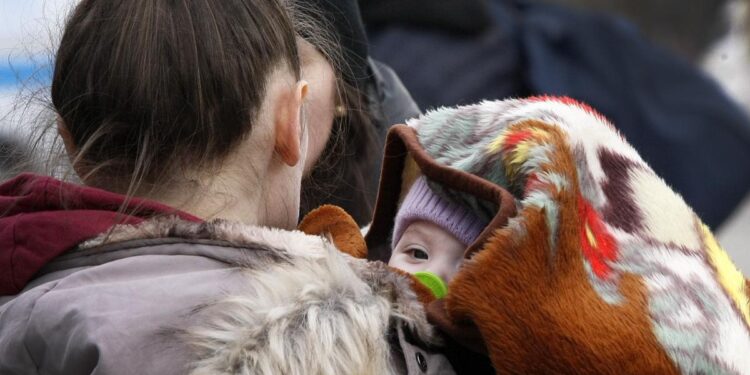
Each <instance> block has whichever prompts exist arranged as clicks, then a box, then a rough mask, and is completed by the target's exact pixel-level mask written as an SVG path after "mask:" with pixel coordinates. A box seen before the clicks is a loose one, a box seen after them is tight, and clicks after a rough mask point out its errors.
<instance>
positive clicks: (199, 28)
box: [52, 0, 306, 216]
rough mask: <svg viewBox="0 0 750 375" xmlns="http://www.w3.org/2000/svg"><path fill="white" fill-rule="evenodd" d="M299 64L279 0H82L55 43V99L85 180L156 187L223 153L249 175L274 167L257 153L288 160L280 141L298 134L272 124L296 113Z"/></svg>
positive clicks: (200, 173)
mask: <svg viewBox="0 0 750 375" xmlns="http://www.w3.org/2000/svg"><path fill="white" fill-rule="evenodd" d="M300 71H301V68H300V62H299V56H298V48H297V42H296V38H295V32H294V26H293V23H292V21H291V18H290V17H289V14H288V12H287V10H286V9H285V8H284V7H283V5H282V4H281V3H279V2H277V1H269V0H244V1H225V0H213V1H174V0H84V1H82V2H81V3H80V4H79V5H78V6H77V8H76V9H75V10H74V12H73V14H72V15H71V17H70V19H69V20H68V22H67V25H66V28H65V31H64V34H63V37H62V40H61V43H60V47H59V50H58V53H57V56H56V61H55V71H54V77H53V82H52V101H53V105H54V108H55V110H56V111H57V113H58V116H59V120H60V121H59V123H60V125H61V126H60V127H61V130H62V133H63V135H64V137H63V138H65V140H66V146H69V147H67V148H68V150H69V151H71V152H72V153H73V155H71V157H72V158H73V159H74V168H75V169H76V172H77V173H78V174H79V175H80V177H81V178H82V180H83V181H84V182H86V183H88V184H93V185H97V186H100V187H103V188H106V189H109V190H114V191H118V192H123V193H124V192H128V193H136V194H142V193H141V192H143V191H146V190H147V191H149V192H154V191H157V192H156V193H154V194H156V195H159V194H161V193H163V192H159V190H168V189H170V188H171V187H172V186H173V185H172V184H173V183H183V185H184V183H188V184H189V183H190V182H196V181H201V180H202V178H203V177H206V176H209V177H210V176H211V175H212V174H218V173H219V171H222V170H223V169H222V168H224V167H225V166H227V162H228V160H231V161H232V162H239V163H240V164H241V163H243V162H244V163H249V164H251V165H246V170H245V171H244V173H246V174H247V176H248V177H249V176H253V175H254V177H255V178H256V179H259V178H264V177H268V176H267V173H269V172H274V171H273V170H270V169H273V168H274V166H273V165H270V164H269V165H265V164H263V160H262V159H263V158H264V157H267V158H268V159H269V160H271V159H273V160H279V161H281V164H284V163H285V162H286V164H291V163H290V160H292V159H293V157H290V155H283V150H281V151H282V152H281V153H279V151H280V150H279V149H278V146H279V145H281V147H282V148H284V147H286V148H290V147H291V148H293V147H292V146H294V145H293V143H294V142H292V141H289V140H284V139H279V137H280V134H281V133H284V131H281V132H279V131H278V130H279V129H277V128H275V127H271V125H274V124H275V123H276V122H279V121H287V122H288V123H291V122H293V120H295V119H294V117H297V120H300V119H299V113H296V114H295V113H293V112H292V111H290V110H289V108H291V107H290V106H293V105H294V104H295V103H294V102H295V100H297V99H299V98H295V95H296V96H300V95H301V96H304V93H305V92H306V88H305V87H303V86H304V85H295V82H297V80H298V79H299V78H300ZM295 92H296V93H297V94H294V93H295ZM297 104H300V105H301V103H297ZM284 105H286V107H284ZM287 107H289V108H287ZM279 116H281V117H284V118H283V119H279ZM300 121H301V120H300ZM298 122H299V121H298ZM269 124H270V125H269ZM266 125H268V126H266ZM264 126H265V127H266V129H263V127H264ZM274 126H275V125H274ZM290 131H291V130H290ZM290 134H291V133H290ZM295 134H297V138H298V142H297V143H298V144H299V145H300V146H304V142H300V141H303V139H302V138H303V137H301V135H302V132H300V131H299V130H298V131H297V133H295ZM240 151H241V154H238V152H240ZM303 151H304V150H303ZM296 152H297V154H299V153H300V150H297V151H296ZM292 153H294V152H292ZM249 154H251V155H249ZM272 154H273V155H272ZM272 156H273V157H272ZM292 156H293V155H292ZM297 156H299V155H297ZM302 156H303V157H302V163H296V162H295V163H293V164H294V166H295V167H296V166H297V164H304V155H302ZM243 158H244V159H243ZM285 158H287V159H288V160H284V159H285ZM256 159H257V160H256ZM269 163H270V162H269ZM277 164H278V163H277ZM230 167H231V168H235V169H236V168H237V167H238V166H237V165H232V166H230ZM297 169H300V170H301V167H298V168H297ZM239 172H240V173H236V175H237V176H242V174H243V173H242V172H243V171H239ZM292 174H294V173H292ZM300 174H301V172H300ZM237 176H235V177H237ZM237 178H240V179H241V178H242V177H237ZM300 178H301V177H300ZM251 182H252V179H248V180H247V181H231V182H229V181H221V183H223V184H230V185H231V184H234V185H241V184H242V183H251ZM290 183H291V184H292V185H294V184H296V185H297V188H296V191H297V193H296V195H297V196H298V195H299V187H298V185H299V181H296V182H294V181H290ZM211 184H213V182H212V183H211ZM209 185H210V184H209ZM146 187H147V189H146ZM248 188H251V187H248ZM254 188H257V187H254ZM144 189H145V190H144ZM256 190H257V189H256ZM290 190H295V189H294V188H293V186H292V188H291V189H290ZM290 194H293V192H290ZM286 198H288V197H285V198H282V197H280V198H279V199H286ZM293 203H294V202H291V203H290V202H285V204H287V205H290V204H291V205H293ZM295 210H296V208H295ZM295 216H296V214H295Z"/></svg>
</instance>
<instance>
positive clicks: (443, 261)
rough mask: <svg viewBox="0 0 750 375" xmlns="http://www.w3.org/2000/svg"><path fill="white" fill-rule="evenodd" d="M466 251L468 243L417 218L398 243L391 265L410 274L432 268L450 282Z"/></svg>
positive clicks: (431, 270) (389, 263) (431, 269)
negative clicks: (463, 242)
mask: <svg viewBox="0 0 750 375" xmlns="http://www.w3.org/2000/svg"><path fill="white" fill-rule="evenodd" d="M464 250H466V246H464V244H462V243H461V242H460V241H459V240H458V239H456V237H454V236H453V235H452V234H450V233H449V232H447V231H445V230H443V229H442V228H440V227H439V226H437V225H435V224H433V223H430V222H427V221H415V222H413V223H412V224H410V225H409V226H408V227H407V228H406V230H405V231H404V234H403V235H402V236H401V239H400V240H399V241H398V243H397V244H396V247H395V248H394V249H393V253H392V255H391V259H390V261H388V265H389V266H391V267H395V268H398V269H400V270H403V271H406V272H409V273H415V272H418V271H429V272H432V273H434V274H436V275H438V276H440V278H442V279H443V281H445V282H446V283H447V282H448V281H450V279H451V278H453V276H454V275H455V274H456V272H457V271H458V268H459V266H461V262H462V261H463V256H464Z"/></svg>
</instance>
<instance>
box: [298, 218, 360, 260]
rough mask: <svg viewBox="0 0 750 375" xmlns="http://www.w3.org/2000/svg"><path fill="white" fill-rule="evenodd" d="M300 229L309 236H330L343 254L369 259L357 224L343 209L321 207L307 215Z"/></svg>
mask: <svg viewBox="0 0 750 375" xmlns="http://www.w3.org/2000/svg"><path fill="white" fill-rule="evenodd" d="M298 229H299V230H300V231H302V232H304V233H305V234H309V235H326V234H327V235H330V237H331V240H332V241H333V243H334V244H335V245H336V247H337V248H338V249H339V250H341V251H342V252H344V253H346V254H349V255H351V256H353V257H355V258H361V259H363V258H366V257H367V245H366V244H365V239H364V237H363V236H362V232H361V231H360V229H359V227H358V226H357V223H356V222H355V221H354V219H353V218H352V217H351V216H350V215H349V214H348V213H346V211H344V210H343V209H342V208H341V207H338V206H333V205H323V206H320V207H318V208H316V209H314V210H312V211H310V213H308V214H307V215H305V218H304V219H302V222H301V223H300V224H299V227H298Z"/></svg>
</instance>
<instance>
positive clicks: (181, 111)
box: [0, 0, 450, 374]
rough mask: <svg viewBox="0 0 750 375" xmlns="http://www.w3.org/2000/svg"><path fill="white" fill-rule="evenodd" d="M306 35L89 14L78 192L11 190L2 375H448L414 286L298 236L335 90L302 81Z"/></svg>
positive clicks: (96, 2)
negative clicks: (306, 183)
mask: <svg viewBox="0 0 750 375" xmlns="http://www.w3.org/2000/svg"><path fill="white" fill-rule="evenodd" d="M301 20H303V17H302V15H301V14H300V13H299V12H295V11H294V10H293V9H285V8H284V6H283V5H282V4H280V3H278V2H275V1H255V0H244V1H233V2H228V1H207V2H175V1H154V0H128V1H122V0H117V1H108V0H86V1H83V2H81V3H80V4H79V5H78V7H77V8H76V9H75V11H74V13H73V14H72V16H71V18H70V19H69V21H68V23H67V25H66V29H65V33H64V35H63V38H62V40H61V43H60V47H59V50H58V53H57V56H56V61H55V72H54V78H53V83H52V99H53V105H54V108H55V110H56V112H57V115H58V121H57V126H58V131H59V133H60V135H61V138H62V140H63V141H64V144H65V148H66V150H67V152H68V155H69V157H70V159H71V163H72V165H73V168H74V170H75V173H76V174H77V175H78V177H80V180H81V181H82V182H83V186H78V185H72V184H67V183H64V182H61V181H59V180H56V179H53V178H48V177H40V176H34V175H21V176H19V177H17V178H15V179H13V180H10V181H8V182H6V183H4V184H3V185H2V186H0V195H2V208H1V209H2V211H3V212H4V215H3V217H2V219H0V228H2V229H1V231H2V235H0V237H1V239H0V241H1V242H2V245H1V246H0V248H1V249H2V250H0V253H1V254H2V260H1V261H0V262H1V263H0V268H2V269H3V271H2V272H0V274H2V275H3V276H2V279H0V294H2V296H3V297H0V304H2V305H1V306H0V346H1V347H3V350H2V353H0V373H3V374H5V373H10V374H26V373H30V372H37V373H43V374H78V373H106V374H113V373H114V374H118V373H123V374H133V373H139V374H151V373H153V374H170V373H174V374H178V373H179V374H181V373H185V372H192V373H198V374H200V373H266V374H274V373H284V374H323V373H362V374H375V373H378V374H379V373H390V372H406V370H407V369H423V368H424V364H425V363H427V364H429V365H430V367H429V368H430V371H437V372H441V373H445V371H446V370H449V369H450V365H449V364H448V363H447V361H446V360H445V359H444V358H443V357H442V356H439V355H430V353H429V352H428V351H426V350H421V349H418V347H417V346H414V343H417V344H418V345H422V344H424V343H426V342H430V340H431V332H430V330H429V326H428V325H427V323H426V321H425V318H424V315H423V314H422V313H421V311H422V310H421V308H420V305H419V304H418V302H417V300H416V297H415V296H414V294H413V292H411V289H410V288H409V287H408V281H407V280H406V279H403V278H402V277H401V276H397V275H394V274H391V273H390V272H389V271H387V270H385V269H384V268H383V267H382V266H378V265H377V264H374V263H372V264H371V263H366V262H364V261H357V260H353V259H351V258H345V257H344V256H342V255H340V254H339V253H338V251H337V250H336V249H335V248H334V247H333V246H332V245H331V244H330V243H328V242H327V241H325V240H323V239H322V238H320V237H312V236H306V235H303V234H301V233H299V232H295V231H291V230H290V229H293V228H294V227H295V226H296V224H297V218H298V212H299V206H300V203H299V197H300V190H301V180H302V178H303V176H304V174H305V172H306V169H307V168H309V163H308V159H314V158H315V157H314V154H315V152H314V150H313V149H312V148H313V143H315V139H316V136H317V135H316V134H313V130H315V131H319V130H318V129H313V128H312V125H311V124H308V123H307V119H308V116H309V117H311V118H313V119H314V118H315V111H316V110H318V106H319V105H321V104H320V103H326V100H327V98H329V97H330V96H329V94H331V93H332V91H331V88H330V87H325V86H324V85H323V84H319V83H317V82H315V81H313V80H312V79H311V83H308V82H306V81H305V80H304V79H303V78H305V77H306V74H309V73H310V69H312V68H314V65H313V64H312V63H311V62H310V56H311V54H312V55H315V51H314V50H311V49H310V48H308V47H307V46H306V45H305V44H304V43H303V42H301V41H299V40H296V39H295V28H297V29H299V26H295V23H296V24H297V25H299V23H300V22H302V21H301ZM298 44H302V47H299V46H298ZM300 61H302V65H301V63H300ZM324 138H325V137H323V138H322V139H324ZM323 143H324V142H323ZM311 155H312V156H311ZM122 224H130V225H122ZM399 322H404V323H408V325H406V324H401V323H399ZM407 327H409V328H407ZM392 353H393V354H392ZM415 353H416V354H415ZM414 361H419V362H420V363H419V364H418V365H417V364H414V363H413V362H414Z"/></svg>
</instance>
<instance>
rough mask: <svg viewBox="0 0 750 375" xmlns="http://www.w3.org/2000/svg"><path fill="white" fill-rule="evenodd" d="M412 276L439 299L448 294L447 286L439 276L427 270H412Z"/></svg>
mask: <svg viewBox="0 0 750 375" xmlns="http://www.w3.org/2000/svg"><path fill="white" fill-rule="evenodd" d="M414 277H416V278H417V280H419V282H421V283H422V284H423V285H424V286H426V287H427V289H429V290H430V291H431V292H432V294H433V295H434V296H435V298H437V299H441V298H443V297H445V295H446V294H448V286H447V285H445V281H443V279H441V278H440V276H438V275H435V274H434V273H432V272H428V271H419V272H414Z"/></svg>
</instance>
